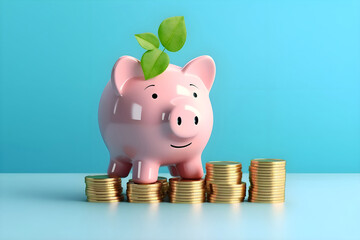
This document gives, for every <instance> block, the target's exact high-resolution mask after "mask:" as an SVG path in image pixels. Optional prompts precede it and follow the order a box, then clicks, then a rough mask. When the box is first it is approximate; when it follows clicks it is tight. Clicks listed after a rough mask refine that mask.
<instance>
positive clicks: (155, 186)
mask: <svg viewBox="0 0 360 240" xmlns="http://www.w3.org/2000/svg"><path fill="white" fill-rule="evenodd" d="M162 186H163V183H161V182H159V181H157V182H155V183H135V182H134V181H133V180H132V179H130V180H129V182H128V183H127V189H126V196H127V200H128V202H131V203H158V202H161V201H162V200H163V198H164V194H163V188H162Z"/></svg>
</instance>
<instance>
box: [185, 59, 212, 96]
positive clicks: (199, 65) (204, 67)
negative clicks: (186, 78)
mask: <svg viewBox="0 0 360 240" xmlns="http://www.w3.org/2000/svg"><path fill="white" fill-rule="evenodd" d="M183 71H184V72H185V73H188V74H194V75H197V76H198V77H199V78H200V79H201V80H202V81H203V82H204V84H205V86H206V88H207V89H208V90H209V91H210V89H211V87H212V85H213V83H214V79H215V72H216V68H215V62H214V60H213V59H212V58H211V57H210V56H200V57H197V58H195V59H193V60H191V61H190V62H188V63H187V64H186V65H185V67H184V68H183Z"/></svg>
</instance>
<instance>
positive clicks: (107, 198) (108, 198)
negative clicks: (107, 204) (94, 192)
mask: <svg viewBox="0 0 360 240" xmlns="http://www.w3.org/2000/svg"><path fill="white" fill-rule="evenodd" d="M88 199H90V200H98V201H108V200H119V199H121V197H120V196H115V197H94V196H91V197H90V196H88Z"/></svg>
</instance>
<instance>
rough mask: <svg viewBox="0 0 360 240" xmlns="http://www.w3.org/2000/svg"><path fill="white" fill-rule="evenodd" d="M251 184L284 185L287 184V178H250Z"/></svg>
mask: <svg viewBox="0 0 360 240" xmlns="http://www.w3.org/2000/svg"><path fill="white" fill-rule="evenodd" d="M249 180H250V181H251V182H255V183H283V182H285V180H286V179H285V178H280V179H278V178H275V179H257V178H250V179H249Z"/></svg>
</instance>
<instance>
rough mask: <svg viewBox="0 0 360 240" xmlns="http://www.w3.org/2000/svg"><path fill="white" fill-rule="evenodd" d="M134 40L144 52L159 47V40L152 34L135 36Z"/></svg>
mask: <svg viewBox="0 0 360 240" xmlns="http://www.w3.org/2000/svg"><path fill="white" fill-rule="evenodd" d="M135 37H136V40H137V41H138V42H139V44H140V46H141V47H143V48H145V49H146V50H152V49H154V48H158V47H159V46H160V42H159V39H158V38H157V36H155V34H152V33H140V34H135Z"/></svg>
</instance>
